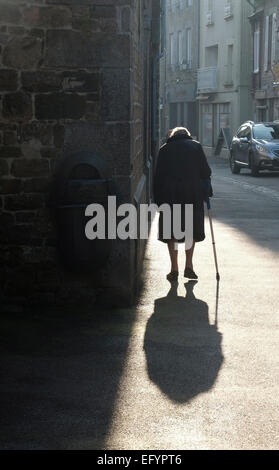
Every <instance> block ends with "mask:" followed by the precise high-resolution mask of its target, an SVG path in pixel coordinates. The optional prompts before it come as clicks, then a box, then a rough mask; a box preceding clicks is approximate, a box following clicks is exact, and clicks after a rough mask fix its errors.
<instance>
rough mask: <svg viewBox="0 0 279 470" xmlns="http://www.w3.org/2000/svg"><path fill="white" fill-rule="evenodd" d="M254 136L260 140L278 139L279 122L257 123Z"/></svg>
mask: <svg viewBox="0 0 279 470" xmlns="http://www.w3.org/2000/svg"><path fill="white" fill-rule="evenodd" d="M254 138H255V139H260V140H268V141H271V140H278V139H279V124H255V126H254Z"/></svg>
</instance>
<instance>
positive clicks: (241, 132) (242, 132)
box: [237, 126, 246, 139]
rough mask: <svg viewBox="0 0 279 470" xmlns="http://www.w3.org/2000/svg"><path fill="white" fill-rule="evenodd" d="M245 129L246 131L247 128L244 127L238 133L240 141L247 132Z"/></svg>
mask: <svg viewBox="0 0 279 470" xmlns="http://www.w3.org/2000/svg"><path fill="white" fill-rule="evenodd" d="M245 129H246V126H242V127H241V128H240V129H239V131H238V133H237V137H238V138H239V139H240V137H243V135H244V132H245Z"/></svg>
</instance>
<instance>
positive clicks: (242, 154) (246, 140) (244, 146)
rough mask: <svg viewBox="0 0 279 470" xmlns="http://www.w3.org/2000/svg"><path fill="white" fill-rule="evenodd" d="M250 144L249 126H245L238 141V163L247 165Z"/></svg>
mask: <svg viewBox="0 0 279 470" xmlns="http://www.w3.org/2000/svg"><path fill="white" fill-rule="evenodd" d="M250 142H251V129H250V126H245V127H244V129H243V130H242V132H241V136H240V139H239V161H241V162H243V163H246V164H247V165H248V164H249V151H250Z"/></svg>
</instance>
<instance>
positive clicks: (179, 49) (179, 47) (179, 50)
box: [177, 31, 183, 65]
mask: <svg viewBox="0 0 279 470" xmlns="http://www.w3.org/2000/svg"><path fill="white" fill-rule="evenodd" d="M177 58H178V64H179V65H180V64H182V62H183V52H182V31H178V40H177Z"/></svg>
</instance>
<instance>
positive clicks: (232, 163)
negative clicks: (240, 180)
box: [230, 153, 241, 175]
mask: <svg viewBox="0 0 279 470" xmlns="http://www.w3.org/2000/svg"><path fill="white" fill-rule="evenodd" d="M230 166H231V171H232V173H233V174H234V175H239V173H240V170H241V168H240V166H239V165H238V164H237V163H235V160H234V157H233V154H232V153H231V156H230Z"/></svg>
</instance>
